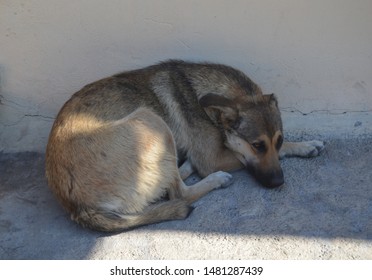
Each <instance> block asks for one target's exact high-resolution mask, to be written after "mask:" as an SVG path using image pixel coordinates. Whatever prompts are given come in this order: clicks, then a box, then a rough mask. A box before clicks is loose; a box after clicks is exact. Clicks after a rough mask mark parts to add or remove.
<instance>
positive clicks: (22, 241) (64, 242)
mask: <svg viewBox="0 0 372 280" xmlns="http://www.w3.org/2000/svg"><path fill="white" fill-rule="evenodd" d="M282 166H283V169H284V173H285V177H286V184H285V186H283V187H281V188H279V189H275V190H269V189H265V188H262V187H260V186H259V185H258V184H257V183H256V182H255V181H254V180H253V179H252V177H251V176H250V175H248V174H247V173H246V172H245V171H238V172H234V173H233V175H234V178H235V181H234V183H233V184H232V185H231V186H229V187H228V188H225V189H220V190H216V191H214V192H212V193H210V194H208V195H207V196H205V197H204V198H202V199H201V200H200V201H198V202H197V203H195V210H194V211H193V212H192V213H191V215H190V216H189V218H187V219H186V220H184V221H171V222H164V223H161V224H156V225H150V226H145V227H141V228H138V229H135V230H132V231H129V232H123V233H120V234H113V235H109V234H103V233H100V232H94V231H90V230H87V229H83V228H81V227H80V226H78V225H76V224H75V223H73V222H72V221H70V220H69V216H68V215H67V214H66V213H65V212H64V211H63V210H62V208H61V207H60V205H59V204H58V203H57V201H56V200H55V198H54V197H53V195H52V193H51V192H50V191H49V189H48V188H47V185H46V180H45V178H44V155H43V154H38V153H19V154H5V153H0V259H369V260H371V259H372V185H371V182H372V171H371V166H372V138H371V137H363V138H359V139H351V138H348V139H331V140H328V141H327V143H326V149H325V150H324V151H323V152H322V154H321V156H319V157H317V158H312V159H299V158H288V159H284V160H283V161H282ZM195 180H198V178H197V177H195V176H194V177H191V178H189V179H188V181H187V183H188V184H192V183H193V182H194V181H195Z"/></svg>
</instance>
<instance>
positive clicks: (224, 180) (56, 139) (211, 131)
mask: <svg viewBox="0 0 372 280" xmlns="http://www.w3.org/2000/svg"><path fill="white" fill-rule="evenodd" d="M280 137H282V128H281V120H280V114H279V111H278V107H277V101H276V99H275V97H274V96H273V95H262V92H261V90H260V89H259V87H258V86H257V85H255V84H254V83H253V82H252V81H251V80H249V78H248V77H246V76H245V75H244V74H242V73H241V72H239V71H237V70H235V69H233V68H230V67H227V66H223V65H215V64H193V63H185V62H181V61H170V62H167V63H163V64H159V65H155V66H151V67H148V68H145V69H141V70H136V71H131V72H125V73H121V74H118V75H115V76H112V77H109V78H106V79H103V80H100V81H97V82H95V83H93V84H90V85H87V86H86V87H84V88H83V89H82V90H80V91H79V92H77V93H76V94H74V95H73V96H72V97H71V99H70V100H69V101H67V102H66V104H65V105H64V106H63V108H62V109H61V111H60V112H59V114H58V116H57V118H56V121H55V123H54V125H53V128H52V131H51V133H50V136H49V141H48V146H47V151H46V176H47V179H48V184H49V186H50V188H51V189H52V190H53V192H54V193H55V195H56V197H57V198H58V200H59V201H60V202H61V204H62V205H63V207H64V208H65V209H66V210H67V211H68V212H69V213H70V214H71V218H72V219H73V220H75V221H76V222H78V223H79V224H81V225H83V226H87V227H90V228H92V229H96V230H102V231H120V230H125V229H130V228H133V227H137V226H141V225H145V224H150V223H157V222H161V221H166V220H172V219H184V218H186V217H187V216H188V215H189V213H190V211H191V209H192V208H191V207H190V205H191V204H192V202H194V201H195V200H197V199H199V198H200V197H202V196H203V195H205V194H206V193H208V192H209V191H211V190H213V189H215V188H218V187H221V186H225V185H228V184H229V183H230V182H231V180H232V176H231V175H230V174H228V173H226V172H223V171H229V170H234V169H238V168H241V167H243V166H247V167H249V168H252V169H253V170H254V172H255V174H256V175H257V178H258V179H259V180H261V181H262V182H263V183H264V184H267V185H269V186H270V185H272V186H276V185H278V184H281V183H282V182H281V180H282V178H283V176H282V173H281V168H280V165H279V155H280V156H285V155H296V154H297V155H300V156H313V155H315V154H313V153H315V152H314V149H315V150H317V151H318V150H319V149H320V148H321V147H320V146H321V144H320V143H319V142H317V143H315V142H311V143H310V142H308V143H306V144H301V143H292V144H289V143H285V144H284V145H283V149H281V150H280V151H279V149H280V145H281V143H280V145H278V142H280V141H281V139H280ZM257 141H260V142H262V143H264V144H265V147H266V148H265V151H264V152H259V151H258V150H257V149H256V148H254V147H255V143H256V142H257ZM256 146H257V145H256ZM319 147H320V148H319ZM181 159H183V161H184V162H183V165H182V166H181V167H180V170H178V163H179V161H180V160H181ZM194 171H196V172H198V173H199V175H200V176H202V177H203V178H204V179H203V180H201V181H200V182H199V183H197V184H195V185H193V186H186V185H185V184H184V183H183V181H182V180H183V179H185V178H187V177H188V176H189V175H191V174H192V173H193V172H194ZM265 176H269V178H268V179H265V178H264V177H265Z"/></svg>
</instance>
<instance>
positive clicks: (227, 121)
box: [199, 93, 238, 128]
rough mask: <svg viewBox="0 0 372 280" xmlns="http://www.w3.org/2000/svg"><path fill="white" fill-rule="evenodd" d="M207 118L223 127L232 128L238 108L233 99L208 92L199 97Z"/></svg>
mask: <svg viewBox="0 0 372 280" xmlns="http://www.w3.org/2000/svg"><path fill="white" fill-rule="evenodd" d="M199 104H200V106H202V107H203V109H204V110H205V112H206V113H207V115H208V116H209V118H210V119H211V120H212V121H213V122H214V123H216V124H222V125H223V126H224V128H233V127H234V126H235V123H236V122H237V120H238V109H237V107H236V104H235V102H234V101H232V100H230V99H228V98H226V97H224V96H221V95H217V94H213V93H208V94H206V95H204V96H203V97H202V98H200V99H199Z"/></svg>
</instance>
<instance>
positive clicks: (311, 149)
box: [299, 140, 324, 157]
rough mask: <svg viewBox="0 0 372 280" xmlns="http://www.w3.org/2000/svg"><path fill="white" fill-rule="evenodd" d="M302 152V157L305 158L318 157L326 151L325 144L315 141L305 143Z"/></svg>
mask: <svg viewBox="0 0 372 280" xmlns="http://www.w3.org/2000/svg"><path fill="white" fill-rule="evenodd" d="M301 144H302V145H301V149H300V150H301V152H300V154H299V155H300V156H303V157H316V156H318V155H319V154H320V152H321V151H322V150H323V149H324V142H323V141H318V140H313V141H305V142H302V143H301Z"/></svg>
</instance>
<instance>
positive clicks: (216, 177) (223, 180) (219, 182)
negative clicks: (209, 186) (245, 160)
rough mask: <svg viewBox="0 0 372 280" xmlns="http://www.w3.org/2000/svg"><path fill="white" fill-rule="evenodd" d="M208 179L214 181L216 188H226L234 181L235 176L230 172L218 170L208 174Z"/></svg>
mask: <svg viewBox="0 0 372 280" xmlns="http://www.w3.org/2000/svg"><path fill="white" fill-rule="evenodd" d="M208 180H212V181H213V185H214V186H215V188H216V189H217V188H225V187H227V186H229V185H231V183H232V182H233V176H232V175H231V174H230V173H227V172H223V171H217V172H215V173H212V174H210V175H209V176H208Z"/></svg>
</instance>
